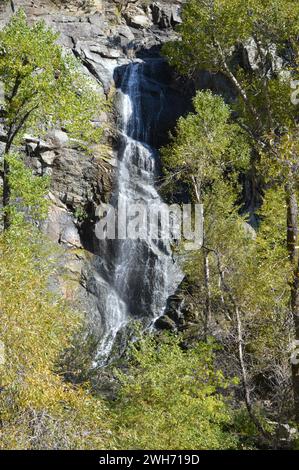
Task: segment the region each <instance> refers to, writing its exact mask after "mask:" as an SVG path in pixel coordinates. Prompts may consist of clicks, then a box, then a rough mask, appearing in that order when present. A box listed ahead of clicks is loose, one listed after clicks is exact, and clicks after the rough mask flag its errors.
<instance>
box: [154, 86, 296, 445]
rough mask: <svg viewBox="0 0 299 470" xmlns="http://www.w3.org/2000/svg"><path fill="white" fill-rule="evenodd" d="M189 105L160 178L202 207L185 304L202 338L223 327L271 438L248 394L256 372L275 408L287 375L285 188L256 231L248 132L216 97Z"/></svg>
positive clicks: (206, 95) (271, 200) (201, 96)
mask: <svg viewBox="0 0 299 470" xmlns="http://www.w3.org/2000/svg"><path fill="white" fill-rule="evenodd" d="M194 108H195V113H192V114H190V115H188V116H187V117H186V118H181V119H180V120H179V122H178V125H177V128H176V131H175V136H173V137H172V140H171V143H170V144H169V145H168V147H166V148H164V149H162V156H163V163H164V165H165V168H166V182H168V184H169V185H170V186H173V183H174V182H175V184H174V186H175V187H176V186H177V184H176V183H177V182H179V183H181V182H182V181H185V182H186V183H188V184H189V185H190V188H191V195H192V196H191V197H193V200H195V201H197V202H201V203H202V204H203V206H204V215H205V217H204V246H203V248H202V250H200V251H198V252H193V253H192V254H189V256H188V254H187V255H186V254H185V255H184V258H185V259H186V258H187V260H188V261H187V263H186V266H185V271H186V273H187V275H188V283H187V286H186V287H187V288H186V292H185V296H186V301H187V304H188V305H189V306H191V312H190V307H189V314H190V313H191V314H192V315H194V317H195V320H196V322H197V323H199V324H203V330H204V336H205V337H207V335H209V334H211V333H212V332H213V331H214V330H215V329H217V331H218V329H219V325H221V332H222V333H221V335H222V338H223V344H225V354H226V355H228V356H229V357H230V360H231V361H233V363H234V360H233V357H232V356H233V354H234V355H236V356H237V358H238V364H237V365H234V367H236V370H238V374H239V375H240V378H241V383H242V385H243V396H244V400H245V403H246V407H247V410H248V412H249V415H250V417H251V419H252V421H253V422H254V424H255V425H256V427H257V429H258V430H259V431H260V433H261V434H262V435H263V437H264V438H266V439H267V440H269V439H270V436H269V435H268V433H267V432H266V431H265V427H264V426H263V425H262V424H261V420H260V419H259V418H258V417H257V414H256V413H255V411H254V400H253V393H252V392H253V391H254V390H255V388H256V387H255V384H254V381H255V377H256V376H260V377H263V381H264V382H265V383H268V382H269V381H271V382H272V387H273V395H272V397H273V399H274V396H275V402H276V403H278V402H279V406H277V410H278V408H279V407H280V406H281V405H282V403H283V402H285V389H286V384H287V385H288V375H287V374H286V375H285V373H283V374H281V373H282V370H283V371H285V369H287V368H288V367H286V365H288V358H287V349H288V342H289V340H290V336H289V334H288V330H286V326H287V327H288V328H289V326H290V323H289V322H288V321H287V319H288V314H287V312H288V294H289V290H288V289H286V285H287V284H288V282H289V280H290V265H289V262H288V257H287V246H286V240H285V237H284V236H283V235H281V227H283V226H284V218H285V217H286V210H285V209H284V198H283V192H282V191H279V192H277V194H276V195H275V193H274V194H273V191H271V196H270V193H269V194H268V193H267V194H266V195H265V201H264V206H263V211H261V213H260V217H261V218H262V219H263V222H262V224H261V225H260V229H259V232H258V235H256V233H255V231H254V230H253V229H252V228H250V226H249V225H248V224H247V223H246V217H245V216H242V215H240V207H239V203H238V201H240V186H239V184H238V181H239V180H240V176H241V175H242V173H244V172H245V171H246V169H247V168H248V165H249V163H250V148H249V146H248V139H247V138H246V134H244V132H243V131H242V129H241V128H240V127H239V126H238V125H237V124H236V123H234V122H232V121H231V111H230V109H229V107H228V106H227V105H226V104H225V103H224V101H223V100H222V98H220V97H217V96H213V95H212V93H210V92H198V93H197V95H196V98H195V99H194ZM275 211H276V212H275ZM273 213H275V215H276V219H274V215H273ZM269 219H270V220H271V222H270V220H269ZM266 227H268V230H266V229H265V228H266ZM270 227H271V230H272V232H270ZM265 280H267V283H265ZM193 286H194V287H195V288H193ZM192 304H194V306H193V307H192ZM202 312H203V315H202ZM202 316H203V319H202ZM207 318H208V319H209V321H207ZM232 326H233V328H232ZM191 334H192V332H191ZM218 334H219V333H218ZM270 345H271V346H270ZM271 347H272V352H271V353H270V354H269V351H271ZM248 351H251V352H252V353H251V354H250V353H248ZM230 367H232V366H231V365H230ZM270 371H271V372H270ZM281 375H283V380H282V378H281V377H280V376H281ZM282 381H283V393H282V390H281V393H280V391H279V387H281V388H282ZM277 410H276V411H277ZM279 419H280V417H279Z"/></svg>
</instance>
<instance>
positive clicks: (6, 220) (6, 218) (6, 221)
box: [2, 136, 11, 230]
mask: <svg viewBox="0 0 299 470" xmlns="http://www.w3.org/2000/svg"><path fill="white" fill-rule="evenodd" d="M10 148H11V143H10V136H8V138H7V143H6V146H5V150H4V155H3V193H2V206H3V228H4V230H7V229H8V228H9V227H10V215H9V204H10V186H9V173H10V166H9V163H8V155H9V152H10Z"/></svg>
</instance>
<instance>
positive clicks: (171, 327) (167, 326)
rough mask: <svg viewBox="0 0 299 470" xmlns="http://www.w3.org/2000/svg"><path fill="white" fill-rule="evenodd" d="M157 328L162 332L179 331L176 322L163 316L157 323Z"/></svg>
mask: <svg viewBox="0 0 299 470" xmlns="http://www.w3.org/2000/svg"><path fill="white" fill-rule="evenodd" d="M155 327H156V328H159V329H160V330H168V331H175V330H176V329H177V327H176V324H175V322H174V321H173V320H171V318H169V317H168V316H167V315H163V316H162V317H160V318H158V320H156V322H155Z"/></svg>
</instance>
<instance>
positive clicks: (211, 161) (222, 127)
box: [162, 92, 249, 335]
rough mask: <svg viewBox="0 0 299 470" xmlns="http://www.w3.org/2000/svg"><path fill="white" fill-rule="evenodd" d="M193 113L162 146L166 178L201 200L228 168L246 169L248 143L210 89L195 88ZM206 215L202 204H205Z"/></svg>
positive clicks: (207, 283)
mask: <svg viewBox="0 0 299 470" xmlns="http://www.w3.org/2000/svg"><path fill="white" fill-rule="evenodd" d="M193 105H194V109H195V113H191V114H189V115H188V116H187V117H185V118H180V119H179V121H178V124H177V127H176V136H175V137H174V138H173V139H172V142H171V144H170V145H169V146H168V147H166V148H164V149H162V157H163V164H164V167H165V172H166V178H170V180H173V179H174V180H176V179H177V180H181V181H186V183H187V184H188V185H189V186H190V187H191V188H192V193H193V196H194V200H195V201H196V202H197V203H199V204H202V203H203V202H204V195H205V193H206V192H207V190H209V188H210V186H211V185H212V184H214V182H215V181H217V180H219V178H221V177H222V175H224V173H225V172H226V171H227V170H228V169H230V170H231V177H232V178H233V175H232V173H233V171H236V170H237V169H239V170H240V169H241V168H243V169H245V168H246V166H247V165H248V157H249V147H248V146H247V144H246V139H245V135H244V133H243V132H242V131H241V129H240V127H239V126H237V125H235V124H233V123H231V122H230V121H229V120H230V114H231V111H230V109H229V107H228V106H227V105H226V104H225V103H224V101H223V99H222V98H221V97H217V96H213V95H212V93H210V92H198V93H197V95H196V97H195V98H194V100H193ZM203 212H204V218H205V207H204V211H203ZM205 232H206V230H205V223H204V234H203V239H204V246H203V253H204V256H203V266H204V272H205V277H204V285H205V289H206V293H207V296H206V306H205V311H206V313H205V318H206V321H205V323H206V325H205V330H206V335H207V334H208V330H209V324H210V322H211V315H212V312H211V299H210V297H211V294H210V279H209V278H210V268H209V257H210V254H209V250H207V248H206V246H205V245H206V233H205Z"/></svg>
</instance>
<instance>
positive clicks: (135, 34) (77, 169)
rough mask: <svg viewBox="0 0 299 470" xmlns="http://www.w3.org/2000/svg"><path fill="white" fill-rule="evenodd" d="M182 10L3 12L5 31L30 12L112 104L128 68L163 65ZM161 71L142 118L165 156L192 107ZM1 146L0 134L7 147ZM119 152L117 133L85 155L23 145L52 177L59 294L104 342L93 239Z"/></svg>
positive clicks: (69, 146) (35, 5) (112, 6)
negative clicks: (149, 120) (151, 121)
mask: <svg viewBox="0 0 299 470" xmlns="http://www.w3.org/2000/svg"><path fill="white" fill-rule="evenodd" d="M145 3H146V6H145ZM181 3H182V1H179V0H178V1H177V2H174V1H170V2H167V1H160V2H152V3H151V2H143V1H142V0H140V1H138V0H137V1H123V0H115V1H111V0H109V1H108V0H107V1H106V0H97V1H94V0H80V1H77V0H72V1H64V0H36V1H35V0H13V1H12V2H7V3H6V4H5V5H1V7H0V28H1V27H3V26H4V25H5V24H6V23H7V21H8V20H9V18H10V17H11V15H12V14H13V12H14V11H16V10H17V9H18V8H23V9H24V11H25V13H26V14H27V17H28V20H29V22H31V23H33V22H35V21H37V20H41V19H42V20H44V21H45V22H46V24H47V25H48V26H49V27H51V28H53V29H54V30H56V31H58V32H59V33H60V37H59V39H58V42H59V43H60V44H61V45H62V46H63V47H64V48H65V49H66V50H67V51H68V52H71V53H72V54H74V55H75V56H76V57H77V58H78V59H79V60H80V61H81V63H82V66H83V70H84V72H85V73H86V74H88V75H89V76H91V77H92V78H93V80H94V83H95V92H97V93H101V94H103V95H104V96H106V97H107V98H108V97H111V96H112V94H113V90H114V88H115V86H116V85H119V84H120V83H121V77H122V76H123V74H124V73H125V70H126V67H127V66H128V64H130V63H131V62H132V61H136V60H137V61H138V60H140V61H141V60H142V61H146V60H148V59H153V58H159V56H160V48H161V45H162V44H163V43H164V42H166V41H169V40H172V39H174V38H175V37H176V34H175V32H174V29H173V27H174V26H175V25H176V24H178V23H179V22H180V16H179V11H180V6H181ZM156 64H157V67H156V68H154V69H151V70H150V72H149V76H148V77H147V78H146V80H145V81H144V83H146V86H145V87H144V88H143V89H142V90H141V93H142V109H143V113H145V114H148V113H152V114H153V115H155V114H156V122H155V126H154V127H153V128H152V129H151V131H150V132H151V133H152V135H151V137H150V143H151V145H153V146H154V147H156V148H159V147H160V146H161V145H162V144H164V143H165V142H167V135H168V131H169V130H170V129H171V128H173V126H174V125H175V122H176V119H177V118H178V117H179V116H180V115H181V114H183V113H184V112H186V109H187V108H188V106H189V104H188V102H187V101H186V96H185V95H184V94H183V93H182V92H181V91H180V90H179V84H178V82H177V77H176V75H175V73H174V72H173V71H172V70H171V69H170V68H169V67H168V66H167V64H166V63H165V62H164V61H163V60H158V61H156ZM145 73H147V72H145ZM161 103H162V104H161ZM116 108H117V106H116ZM145 117H146V116H145V115H144V119H145ZM115 119H117V113H116V116H113V115H107V114H104V113H103V116H102V122H99V124H102V123H107V121H109V122H110V124H111V125H112V126H111V127H113V123H114V120H115ZM1 140H2V137H1V132H0V145H1V146H2V145H3V142H1ZM120 144H121V141H120V139H119V138H118V137H117V135H116V134H115V133H111V132H107V133H106V136H105V142H104V143H103V145H101V146H99V147H98V148H95V149H92V150H93V152H92V154H91V155H86V154H84V153H83V151H82V150H81V149H80V148H78V146H77V145H76V144H75V143H74V142H72V141H71V140H70V139H69V137H68V135H67V134H66V133H65V132H64V131H63V130H62V129H57V130H56V131H55V132H52V133H51V134H49V135H48V136H46V138H45V139H44V141H41V140H39V139H36V137H35V136H30V135H28V136H25V139H24V152H25V154H26V161H27V163H28V165H29V166H30V167H31V168H32V170H33V171H34V173H35V174H37V175H45V174H46V175H49V176H50V177H51V192H50V194H49V199H50V203H51V206H50V211H49V216H48V220H47V222H46V223H45V227H44V229H45V231H46V232H47V233H48V235H49V236H50V238H51V239H52V240H53V241H54V242H57V243H59V244H60V245H61V247H62V248H63V251H62V256H61V259H60V263H61V266H62V267H63V268H66V275H65V273H64V276H61V279H60V289H61V290H62V291H63V293H64V295H65V296H66V297H68V298H74V299H76V301H79V303H80V304H81V308H82V309H83V310H84V311H86V313H87V315H88V318H89V319H90V321H91V322H96V323H97V330H98V331H99V334H100V330H101V321H100V320H99V316H98V313H99V312H98V305H99V299H98V298H97V295H98V293H97V288H96V287H94V288H93V286H96V285H97V282H96V279H95V278H96V276H97V269H95V266H98V265H101V263H102V262H103V259H104V257H103V252H101V250H103V247H102V248H101V250H100V249H99V246H98V240H97V239H96V237H95V235H94V226H95V222H96V216H95V212H96V207H97V206H98V205H99V204H100V203H101V202H107V201H109V198H110V194H111V190H112V188H113V186H114V185H115V174H116V172H115V167H116V166H117V153H118V149H119V146H120ZM108 249H109V247H107V250H108ZM105 258H106V259H107V256H106V257H105ZM107 268H108V269H109V266H108V267H107Z"/></svg>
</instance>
